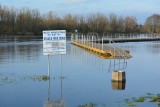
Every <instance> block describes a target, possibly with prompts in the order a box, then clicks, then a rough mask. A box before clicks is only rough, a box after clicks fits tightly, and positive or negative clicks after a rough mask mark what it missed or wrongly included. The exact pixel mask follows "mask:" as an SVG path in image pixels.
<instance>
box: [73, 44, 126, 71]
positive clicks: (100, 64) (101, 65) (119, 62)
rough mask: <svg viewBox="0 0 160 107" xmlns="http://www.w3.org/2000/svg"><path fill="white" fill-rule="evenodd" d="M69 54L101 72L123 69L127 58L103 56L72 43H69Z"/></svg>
mask: <svg viewBox="0 0 160 107" xmlns="http://www.w3.org/2000/svg"><path fill="white" fill-rule="evenodd" d="M71 54H72V55H73V56H75V57H76V58H77V59H76V60H79V61H82V62H83V63H86V64H90V65H92V66H94V67H95V68H97V69H98V70H100V71H102V72H103V71H108V72H111V71H113V70H114V71H116V70H125V69H126V67H127V59H122V58H114V57H103V56H100V55H96V54H93V53H91V52H89V51H86V50H84V49H82V48H80V47H77V46H74V45H71ZM107 66H108V68H107Z"/></svg>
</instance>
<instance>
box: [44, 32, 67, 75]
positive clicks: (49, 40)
mask: <svg viewBox="0 0 160 107" xmlns="http://www.w3.org/2000/svg"><path fill="white" fill-rule="evenodd" d="M43 54H44V55H48V76H49V77H50V58H49V56H50V55H62V54H66V30H46V31H43Z"/></svg>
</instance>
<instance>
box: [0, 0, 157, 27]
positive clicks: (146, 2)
mask: <svg viewBox="0 0 160 107" xmlns="http://www.w3.org/2000/svg"><path fill="white" fill-rule="evenodd" d="M0 4H1V5H2V6H4V5H5V6H9V7H15V8H18V9H21V8H24V7H25V8H30V9H38V10H39V11H40V12H41V13H45V12H48V11H53V12H56V14H57V15H58V16H64V15H65V14H67V13H71V14H80V15H88V14H90V13H103V14H105V15H109V14H110V13H114V14H116V15H118V16H135V17H136V18H137V20H138V23H142V24H143V22H144V21H145V19H146V18H147V17H148V16H150V15H152V14H154V13H157V14H160V0H0Z"/></svg>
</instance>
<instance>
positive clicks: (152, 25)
mask: <svg viewBox="0 0 160 107" xmlns="http://www.w3.org/2000/svg"><path fill="white" fill-rule="evenodd" d="M144 29H145V31H146V32H148V33H160V15H159V14H153V15H151V16H149V17H148V18H147V19H146V21H145V23H144Z"/></svg>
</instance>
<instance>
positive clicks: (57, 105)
mask: <svg viewBox="0 0 160 107" xmlns="http://www.w3.org/2000/svg"><path fill="white" fill-rule="evenodd" d="M48 76H49V77H51V76H50V73H49V75H48ZM63 79H65V77H63V74H62V55H61V56H60V99H59V100H53V99H51V98H50V95H51V94H50V91H51V86H50V85H51V78H49V80H48V100H47V101H44V106H43V107H66V101H65V100H64V99H63V92H62V90H63Z"/></svg>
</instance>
